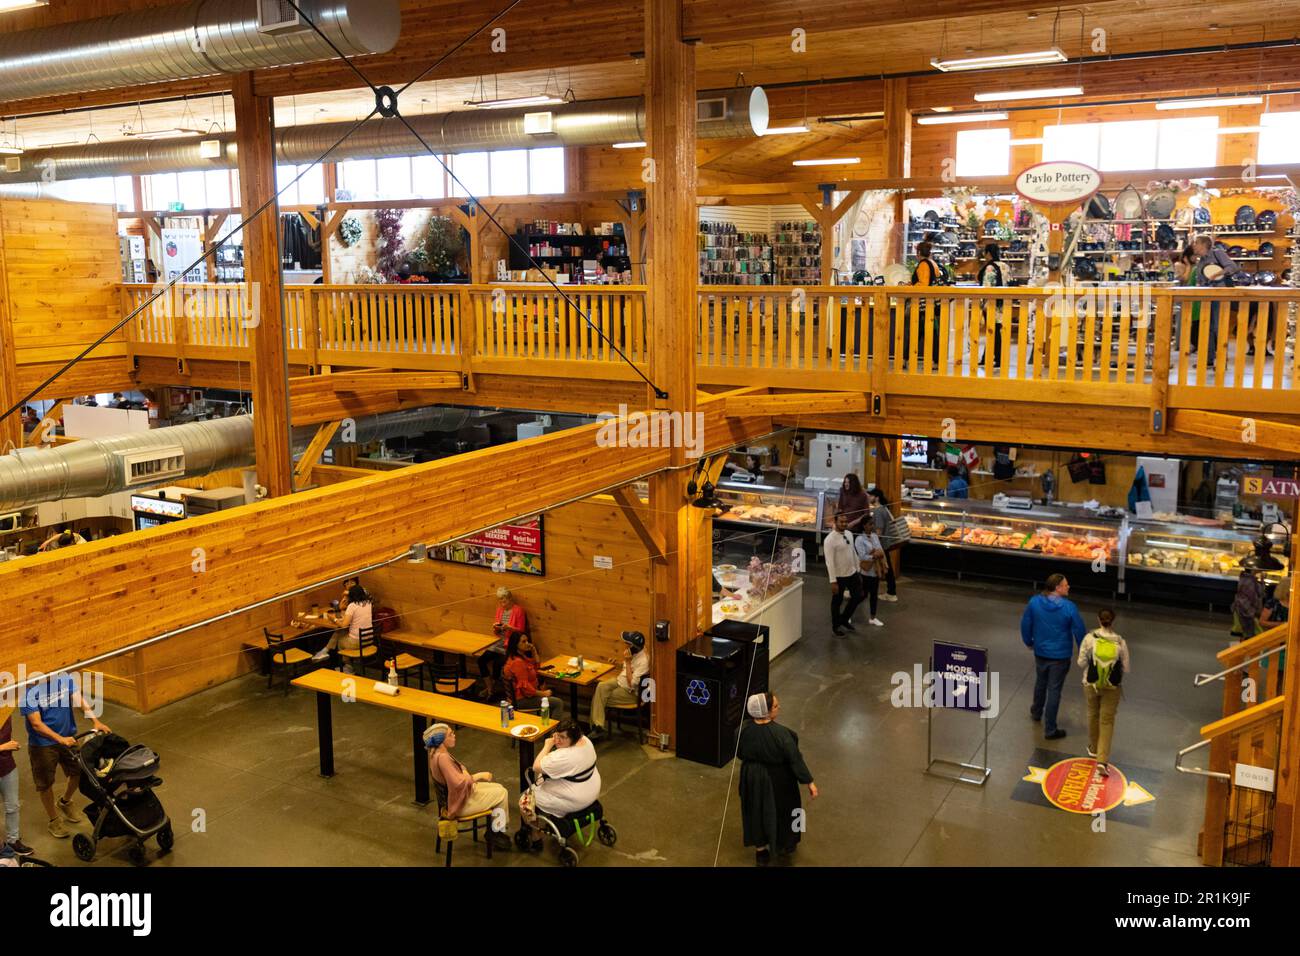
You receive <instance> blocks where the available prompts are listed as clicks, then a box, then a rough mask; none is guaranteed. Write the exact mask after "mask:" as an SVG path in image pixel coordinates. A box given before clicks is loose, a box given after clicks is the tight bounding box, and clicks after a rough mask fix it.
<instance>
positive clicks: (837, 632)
mask: <svg viewBox="0 0 1300 956" xmlns="http://www.w3.org/2000/svg"><path fill="white" fill-rule="evenodd" d="M831 633H832V634H834V635H835V636H836V637H843V636H844V635H845V634H846V633H847V632H846V631H845V630H844V628H842V627H833V628H831Z"/></svg>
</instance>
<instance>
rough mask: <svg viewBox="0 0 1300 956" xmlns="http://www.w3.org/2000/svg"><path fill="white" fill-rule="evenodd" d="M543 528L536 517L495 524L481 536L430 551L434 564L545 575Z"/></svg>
mask: <svg viewBox="0 0 1300 956" xmlns="http://www.w3.org/2000/svg"><path fill="white" fill-rule="evenodd" d="M542 542H543V525H542V518H541V516H540V515H539V516H538V517H536V518H530V519H528V520H526V521H519V522H515V523H514V524H503V525H498V526H497V527H495V528H489V529H488V530H487V531H484V532H483V533H482V534H475V535H470V536H469V537H468V538H460V539H458V540H456V541H454V542H452V543H451V544H448V545H443V546H441V547H436V548H430V549H429V552H428V553H429V557H430V558H433V559H434V560H435V561H453V562H455V563H457V564H472V565H475V566H477V567H482V568H491V569H492V570H494V571H497V570H500V571H514V572H515V573H517V574H539V575H540V574H545V573H546V572H545V570H544V569H543V565H542V553H543V552H542Z"/></svg>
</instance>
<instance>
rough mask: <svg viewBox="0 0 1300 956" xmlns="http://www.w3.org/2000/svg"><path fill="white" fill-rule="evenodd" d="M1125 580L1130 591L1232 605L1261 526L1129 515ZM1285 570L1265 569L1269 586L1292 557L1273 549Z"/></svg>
mask: <svg viewBox="0 0 1300 956" xmlns="http://www.w3.org/2000/svg"><path fill="white" fill-rule="evenodd" d="M1128 525H1129V527H1128V533H1127V540H1126V542H1125V546H1124V555H1125V557H1124V579H1125V585H1126V590H1127V592H1128V593H1130V594H1137V595H1140V596H1142V597H1153V598H1164V599H1167V600H1168V599H1172V600H1180V601H1194V602H1196V603H1201V602H1206V603H1211V604H1218V605H1225V604H1231V603H1232V599H1233V595H1234V594H1235V593H1236V590H1237V577H1238V575H1240V574H1241V570H1242V566H1243V565H1242V562H1243V561H1245V560H1246V559H1247V558H1250V557H1251V556H1252V555H1255V554H1256V553H1257V544H1258V540H1259V532H1258V530H1253V529H1244V528H1236V527H1225V526H1223V525H1222V524H1216V525H1211V524H1208V523H1207V524H1191V523H1179V522H1175V521H1141V520H1137V519H1134V518H1133V517H1132V516H1130V517H1129V519H1128ZM1271 553H1272V557H1273V558H1275V559H1276V561H1277V563H1280V564H1281V565H1282V568H1281V569H1277V570H1265V571H1264V577H1265V578H1266V579H1267V581H1268V582H1269V583H1270V584H1275V583H1277V581H1278V580H1280V579H1281V578H1282V577H1283V576H1284V575H1286V573H1287V563H1288V561H1289V555H1287V554H1286V553H1285V551H1284V550H1283V549H1278V548H1274V549H1273V550H1272V552H1271Z"/></svg>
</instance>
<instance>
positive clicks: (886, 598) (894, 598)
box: [880, 594, 898, 601]
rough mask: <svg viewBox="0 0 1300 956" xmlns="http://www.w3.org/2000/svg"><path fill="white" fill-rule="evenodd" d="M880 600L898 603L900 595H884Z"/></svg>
mask: <svg viewBox="0 0 1300 956" xmlns="http://www.w3.org/2000/svg"><path fill="white" fill-rule="evenodd" d="M880 600H882V601H897V600H898V595H897V594H882V595H880Z"/></svg>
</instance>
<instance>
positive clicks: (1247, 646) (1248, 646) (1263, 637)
mask: <svg viewBox="0 0 1300 956" xmlns="http://www.w3.org/2000/svg"><path fill="white" fill-rule="evenodd" d="M1289 626H1290V625H1287V624H1278V625H1276V626H1275V627H1270V628H1269V629H1268V630H1267V631H1261V632H1260V633H1258V634H1256V635H1255V636H1254V637H1252V638H1250V639H1249V640H1245V641H1242V642H1241V643H1239V644H1233V645H1232V646H1231V647H1225V648H1224V649H1223V650H1221V651H1219V652H1218V653H1217V654H1215V655H1214V656H1215V657H1217V658H1218V659H1219V663H1220V664H1228V663H1231V662H1232V661H1235V660H1237V659H1238V658H1241V657H1244V656H1245V655H1247V654H1250V653H1251V652H1253V651H1255V650H1256V649H1258V648H1260V647H1268V646H1270V645H1272V644H1273V642H1274V641H1280V644H1279V645H1278V646H1280V647H1285V646H1286V642H1287V634H1288V628H1289Z"/></svg>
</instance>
